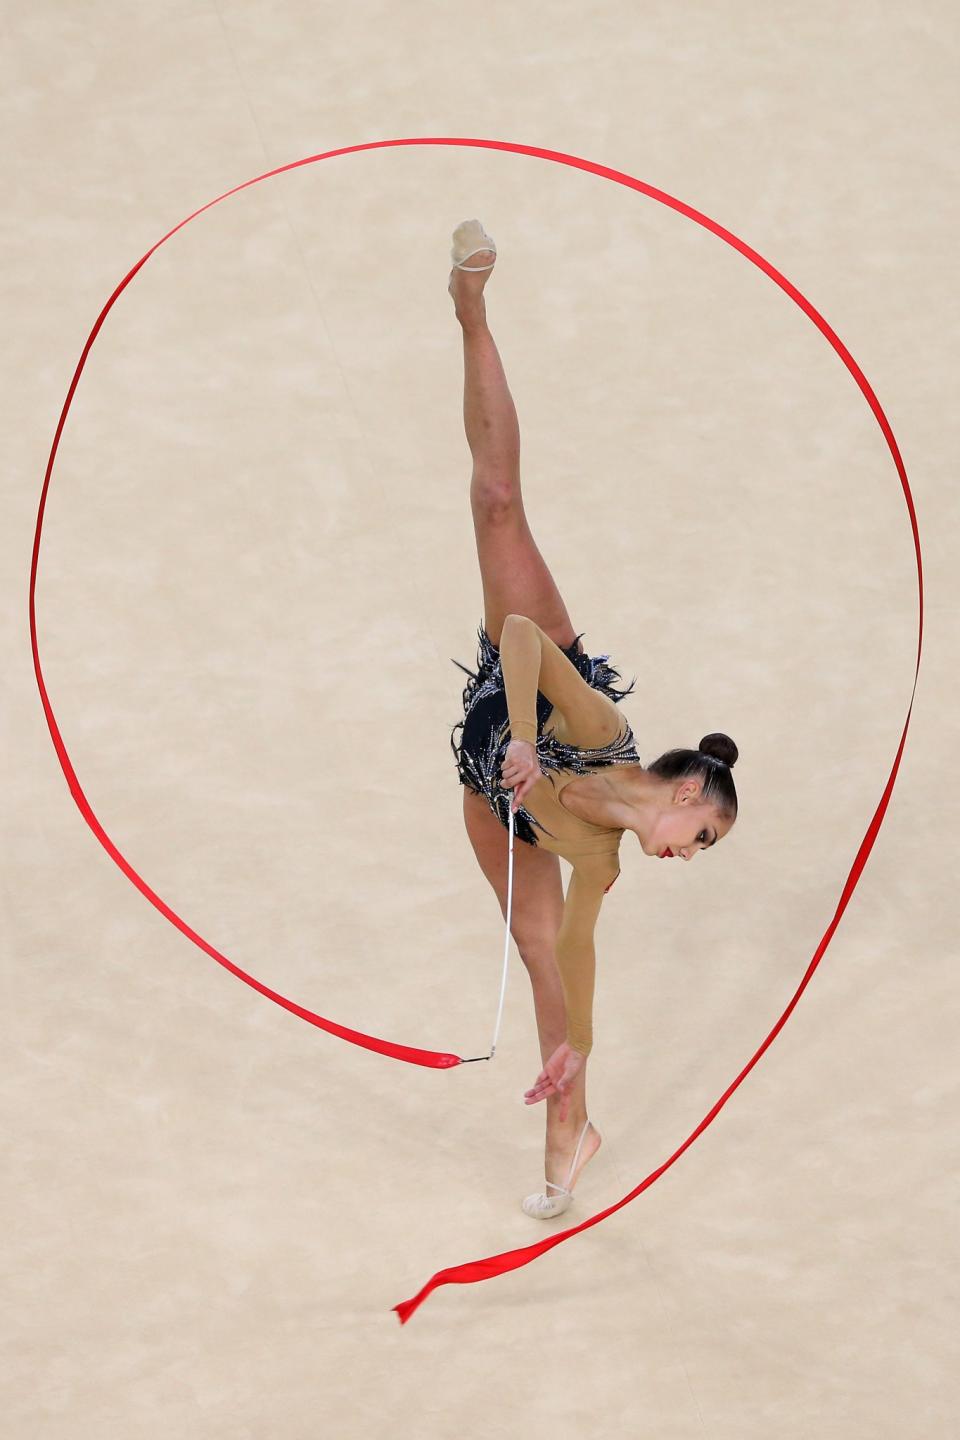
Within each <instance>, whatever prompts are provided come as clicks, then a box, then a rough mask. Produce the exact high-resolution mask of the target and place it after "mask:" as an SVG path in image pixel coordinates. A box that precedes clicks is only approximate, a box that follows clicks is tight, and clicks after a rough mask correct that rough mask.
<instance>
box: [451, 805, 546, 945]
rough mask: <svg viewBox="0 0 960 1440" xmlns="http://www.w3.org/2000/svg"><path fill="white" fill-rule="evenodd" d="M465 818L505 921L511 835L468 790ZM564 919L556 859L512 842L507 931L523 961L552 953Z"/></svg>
mask: <svg viewBox="0 0 960 1440" xmlns="http://www.w3.org/2000/svg"><path fill="white" fill-rule="evenodd" d="M463 819H464V823H465V825H466V827H467V834H468V836H469V837H470V843H471V845H472V846H473V849H474V853H475V855H476V857H477V861H478V863H479V865H480V869H481V870H482V871H483V873H484V875H485V876H486V877H487V879H488V880H489V882H490V884H491V886H492V887H493V891H494V894H495V895H496V897H497V900H498V902H499V904H500V913H501V915H502V916H503V918H504V919H506V917H507V866H508V864H509V858H510V857H509V845H510V832H509V831H508V830H505V829H504V827H503V826H502V825H501V824H500V821H499V820H498V819H497V817H496V815H494V813H493V811H492V810H491V809H490V806H489V805H488V803H487V800H486V797H485V796H483V795H477V794H475V793H474V792H473V791H472V790H470V789H469V788H468V787H467V786H464V790H463ZM562 920H563V878H562V876H561V874H560V860H559V858H558V856H556V855H554V854H553V853H552V851H550V850H543V849H541V848H540V847H539V846H536V845H528V844H527V843H526V842H525V841H523V840H518V839H517V837H516V835H514V839H513V904H512V907H511V916H510V933H511V935H512V936H513V938H514V940H515V941H516V944H517V949H518V950H519V951H520V954H521V956H522V957H523V958H526V957H527V956H530V955H539V954H543V953H544V952H547V951H550V952H552V951H553V950H554V949H555V947H556V940H557V934H558V932H559V930H560V925H561V922H562Z"/></svg>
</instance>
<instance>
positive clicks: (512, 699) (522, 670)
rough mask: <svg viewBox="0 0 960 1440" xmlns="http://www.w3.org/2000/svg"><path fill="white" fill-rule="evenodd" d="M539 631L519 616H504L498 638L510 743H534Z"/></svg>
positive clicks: (538, 668)
mask: <svg viewBox="0 0 960 1440" xmlns="http://www.w3.org/2000/svg"><path fill="white" fill-rule="evenodd" d="M540 663H541V643H540V631H539V629H538V627H537V626H536V625H534V624H533V623H532V621H530V620H527V619H526V617H525V616H523V615H508V616H507V618H506V620H505V621H504V622H503V631H502V633H501V636H500V669H501V672H502V674H503V688H504V692H505V694H506V699H507V713H508V715H509V717H510V736H511V739H513V740H528V741H530V742H531V744H534V745H535V744H536V742H537V689H538V680H539V676H540Z"/></svg>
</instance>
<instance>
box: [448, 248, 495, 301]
mask: <svg viewBox="0 0 960 1440" xmlns="http://www.w3.org/2000/svg"><path fill="white" fill-rule="evenodd" d="M489 238H490V237H489V236H487V239H489ZM496 259H497V252H496V251H495V250H478V251H477V253H476V255H471V256H470V259H469V260H468V261H467V262H466V263H467V264H468V265H491V264H494V265H495V263H496ZM492 274H493V271H492V270H480V271H476V270H474V271H471V270H461V269H459V268H458V267H457V266H456V265H454V267H453V269H452V270H451V271H450V280H449V283H448V285H447V289H448V290H449V291H450V294H451V296H452V297H453V303H454V307H455V308H456V312H457V319H458V320H463V319H472V318H473V317H474V316H475V315H482V314H483V313H484V311H485V309H486V302H485V301H484V298H483V287H484V285H486V283H487V281H488V280H489V279H490V276H491V275H492Z"/></svg>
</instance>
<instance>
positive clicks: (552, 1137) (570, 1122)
mask: <svg viewBox="0 0 960 1440" xmlns="http://www.w3.org/2000/svg"><path fill="white" fill-rule="evenodd" d="M586 1121H587V1112H586V1111H585V1110H581V1111H573V1110H571V1111H570V1113H569V1115H568V1116H567V1118H566V1120H560V1118H559V1116H557V1115H549V1114H548V1115H547V1145H548V1147H549V1148H550V1149H557V1148H560V1149H562V1148H564V1147H565V1146H568V1145H570V1144H572V1142H573V1141H574V1140H577V1139H579V1136H580V1132H581V1130H582V1129H583V1127H584V1125H585V1124H586Z"/></svg>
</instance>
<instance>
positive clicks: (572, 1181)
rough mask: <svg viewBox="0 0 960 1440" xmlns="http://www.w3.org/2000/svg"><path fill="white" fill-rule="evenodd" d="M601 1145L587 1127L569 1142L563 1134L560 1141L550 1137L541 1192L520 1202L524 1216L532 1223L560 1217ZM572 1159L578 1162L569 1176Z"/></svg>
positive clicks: (579, 1128) (595, 1132)
mask: <svg viewBox="0 0 960 1440" xmlns="http://www.w3.org/2000/svg"><path fill="white" fill-rule="evenodd" d="M581 1136H582V1138H581ZM600 1143H601V1140H600V1134H599V1132H598V1131H597V1130H596V1129H594V1127H593V1125H592V1124H590V1123H588V1124H587V1126H586V1129H585V1130H584V1127H583V1126H582V1125H581V1126H578V1128H577V1132H576V1134H575V1135H574V1136H573V1137H572V1138H568V1135H567V1133H566V1132H564V1135H563V1138H562V1139H560V1138H559V1137H554V1136H551V1139H550V1140H549V1141H548V1143H547V1148H546V1161H545V1165H544V1173H545V1177H546V1178H545V1182H544V1189H543V1190H542V1191H536V1192H534V1194H532V1195H527V1196H526V1198H525V1199H523V1200H522V1201H521V1202H520V1206H521V1209H522V1210H523V1211H524V1213H525V1214H527V1215H531V1216H532V1217H533V1218H534V1219H535V1220H549V1219H550V1218H551V1216H553V1215H562V1214H563V1212H564V1211H565V1210H567V1209H568V1208H569V1206H570V1205H571V1204H572V1203H573V1187H574V1186H575V1185H576V1183H577V1176H578V1175H579V1174H580V1171H581V1170H582V1169H583V1167H584V1165H586V1163H587V1161H588V1160H590V1159H591V1158H592V1157H593V1156H594V1155H595V1154H596V1153H597V1151H598V1150H599V1149H600ZM578 1145H579V1147H580V1153H579V1155H577V1146H578ZM575 1155H577V1162H576V1165H575V1166H574V1168H573V1171H572V1173H571V1168H570V1167H571V1163H572V1161H573V1158H574V1156H575ZM554 1182H556V1183H554Z"/></svg>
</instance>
